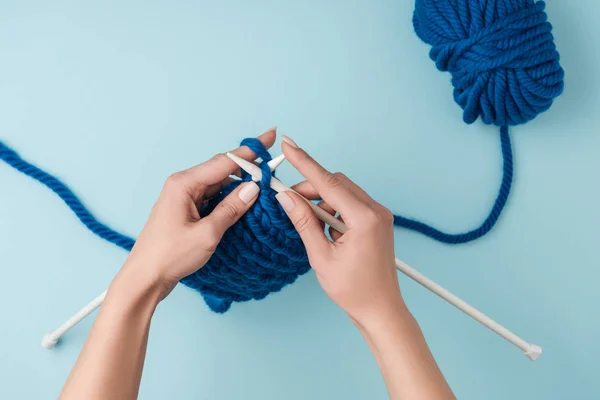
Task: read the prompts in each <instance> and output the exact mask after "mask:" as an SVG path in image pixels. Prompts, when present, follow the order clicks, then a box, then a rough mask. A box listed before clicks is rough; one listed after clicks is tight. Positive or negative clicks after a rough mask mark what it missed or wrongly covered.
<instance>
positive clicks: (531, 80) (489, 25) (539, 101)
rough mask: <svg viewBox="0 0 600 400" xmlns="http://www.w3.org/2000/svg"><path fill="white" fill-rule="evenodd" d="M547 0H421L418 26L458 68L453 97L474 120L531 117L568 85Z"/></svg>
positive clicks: (434, 51)
mask: <svg viewBox="0 0 600 400" xmlns="http://www.w3.org/2000/svg"><path fill="white" fill-rule="evenodd" d="M545 6H546V5H545V3H544V2H543V1H537V2H536V1H534V0H417V1H416V3H415V11H414V15H413V25H414V28H415V31H416V33H417V35H418V36H419V38H421V40H423V41H424V42H426V43H428V44H430V45H431V46H432V48H431V51H430V53H429V55H430V57H431V59H432V60H433V61H435V64H436V66H437V68H438V69H439V70H441V71H448V72H450V74H451V75H452V85H453V86H454V99H455V101H456V102H457V103H458V104H459V105H460V106H461V107H462V109H463V110H464V113H463V119H464V121H465V122H466V123H472V122H474V121H475V120H477V118H478V117H481V119H482V120H483V122H485V123H486V124H495V125H498V126H505V125H517V124H522V123H525V122H527V121H529V120H531V119H533V118H535V116H537V115H538V114H540V113H541V112H543V111H546V110H547V109H548V108H550V106H551V105H552V101H553V99H554V98H555V97H556V96H558V95H559V94H560V93H561V92H562V90H563V78H564V71H563V69H562V68H561V66H560V64H559V54H558V52H557V51H556V45H555V44H554V38H553V36H552V33H551V31H552V25H551V24H550V23H549V22H548V17H547V15H546V13H545V12H544V9H545Z"/></svg>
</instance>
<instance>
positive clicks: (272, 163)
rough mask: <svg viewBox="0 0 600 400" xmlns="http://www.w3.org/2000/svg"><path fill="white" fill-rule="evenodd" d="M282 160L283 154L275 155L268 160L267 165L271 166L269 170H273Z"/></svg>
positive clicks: (283, 159) (283, 158)
mask: <svg viewBox="0 0 600 400" xmlns="http://www.w3.org/2000/svg"><path fill="white" fill-rule="evenodd" d="M284 161H285V154H280V155H279V156H277V157H275V158H274V159H272V160H271V161H269V162H268V163H267V165H268V166H269V168H271V172H273V171H275V168H277V167H279V166H280V165H281V163H282V162H284Z"/></svg>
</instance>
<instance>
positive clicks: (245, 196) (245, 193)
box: [238, 181, 260, 204]
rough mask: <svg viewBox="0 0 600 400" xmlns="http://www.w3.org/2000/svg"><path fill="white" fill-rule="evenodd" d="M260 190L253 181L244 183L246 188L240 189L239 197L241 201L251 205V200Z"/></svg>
mask: <svg viewBox="0 0 600 400" xmlns="http://www.w3.org/2000/svg"><path fill="white" fill-rule="evenodd" d="M259 191H260V188H259V187H258V185H257V184H256V183H254V182H252V181H250V182H246V183H244V187H243V188H242V189H240V192H239V194H238V196H240V200H242V201H243V202H244V203H246V204H248V203H250V200H252V199H253V198H255V197H256V195H257V194H258V192H259Z"/></svg>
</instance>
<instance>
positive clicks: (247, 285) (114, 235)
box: [0, 138, 310, 313]
mask: <svg viewBox="0 0 600 400" xmlns="http://www.w3.org/2000/svg"><path fill="white" fill-rule="evenodd" d="M241 145H242V146H244V145H245V146H248V147H249V148H250V149H252V150H253V151H254V152H255V153H256V154H257V155H258V156H259V157H260V158H261V160H262V162H261V163H260V168H261V170H262V172H263V178H262V180H261V182H259V186H260V187H261V191H260V193H259V196H258V199H257V200H256V202H255V203H254V205H253V206H252V207H251V208H250V210H249V211H248V212H246V214H244V216H242V218H241V219H240V220H239V221H238V222H237V223H236V224H235V225H234V226H233V227H231V228H230V229H228V230H227V232H226V233H225V235H224V236H223V239H222V240H221V242H220V243H219V245H218V246H217V249H216V251H215V253H214V254H213V256H212V257H211V258H210V259H209V260H208V262H207V263H206V265H205V266H204V267H202V268H201V269H200V270H199V271H197V272H196V273H194V274H192V275H189V276H187V277H185V278H184V279H182V280H181V282H182V283H183V284H184V285H186V286H189V287H191V288H193V289H195V290H197V291H199V292H200V293H201V294H202V296H203V297H204V300H205V302H206V304H207V305H208V307H209V308H210V309H211V310H213V311H215V312H217V313H223V312H225V311H227V310H228V309H229V307H230V306H231V303H232V302H234V301H236V302H241V301H248V300H252V299H255V300H260V299H263V298H265V297H266V296H267V295H268V294H269V293H272V292H277V291H279V290H281V289H282V288H283V287H284V286H286V285H288V284H290V283H293V282H294V281H295V280H296V279H297V278H298V276H300V275H302V274H305V273H306V272H308V271H309V270H310V265H309V263H308V256H307V255H306V250H305V248H304V244H303V243H302V240H301V239H300V236H299V235H298V232H296V229H295V228H294V226H293V225H292V223H291V221H290V220H289V218H288V217H287V215H286V214H285V212H284V211H283V209H282V208H281V206H280V205H279V203H278V202H277V200H276V199H275V194H276V193H275V191H273V189H271V188H270V186H269V183H270V181H271V170H270V168H269V166H268V165H267V162H268V161H270V160H271V155H270V154H269V152H268V151H267V150H266V149H265V147H264V146H263V145H262V143H261V142H260V141H259V140H258V139H253V138H252V139H245V140H243V141H242V143H241ZM0 159H1V160H3V161H5V162H6V163H7V164H9V165H10V166H12V167H13V168H15V169H17V170H18V171H20V172H22V173H24V174H25V175H28V176H30V177H31V178H33V179H35V180H37V181H39V182H40V183H42V184H44V185H45V186H47V187H48V188H49V189H51V190H52V191H53V192H55V193H56V194H57V195H58V196H59V197H60V198H61V199H62V200H63V201H64V202H65V203H66V204H67V206H68V207H69V208H70V209H71V210H72V211H73V212H74V213H75V215H76V216H77V217H78V218H79V220H80V221H81V222H82V223H83V224H84V225H85V226H86V227H87V228H88V229H89V230H90V231H91V232H93V233H94V234H95V235H97V236H99V237H101V238H102V239H104V240H107V241H108V242H110V243H114V244H115V245H117V246H119V247H121V248H123V249H125V250H127V251H130V250H131V249H132V248H133V245H134V243H135V240H134V239H132V238H130V237H127V236H125V235H123V234H121V233H119V232H117V231H115V230H113V229H110V228H108V227H107V226H106V225H104V224H103V223H101V222H100V221H98V220H97V219H96V218H95V217H94V216H93V215H92V214H91V213H90V212H89V211H88V210H87V209H86V208H85V206H84V205H83V204H82V202H81V201H80V200H79V199H78V198H77V196H76V195H75V194H74V193H73V192H72V191H71V190H70V189H69V188H68V187H67V186H66V185H65V184H64V183H63V182H61V181H60V180H59V179H58V178H56V177H54V176H52V175H50V174H49V173H47V172H45V171H42V170H41V169H40V168H38V167H36V166H34V165H33V164H31V163H29V162H27V161H25V160H23V159H22V158H21V156H19V155H18V154H17V153H16V152H15V151H14V150H12V149H11V148H10V147H8V146H7V145H5V144H4V143H2V142H0ZM249 180H251V176H249V175H248V174H247V173H245V172H243V173H242V181H249ZM240 184H241V181H234V182H232V183H231V184H229V185H227V186H226V187H225V188H223V190H222V191H221V193H219V194H218V195H217V196H215V197H214V198H212V199H210V201H209V202H208V203H207V204H206V205H205V206H204V207H203V208H202V209H201V210H200V214H201V215H202V216H206V215H208V214H210V212H211V211H212V210H214V208H215V207H216V206H217V204H219V202H221V201H222V200H223V199H224V198H225V196H227V195H228V194H229V193H230V192H231V191H233V190H234V189H235V188H236V187H237V186H238V185H240Z"/></svg>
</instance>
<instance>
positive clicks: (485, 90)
mask: <svg viewBox="0 0 600 400" xmlns="http://www.w3.org/2000/svg"><path fill="white" fill-rule="evenodd" d="M545 6H546V5H545V3H544V2H543V1H537V2H535V1H534V0H416V2H415V12H414V14H413V26H414V28H415V32H416V33H417V35H418V36H419V38H420V39H421V40H423V41H424V42H425V43H427V44H430V45H431V46H432V48H431V51H430V52H429V56H430V58H431V59H432V60H433V61H435V64H436V66H437V68H438V69H439V70H440V71H447V72H450V74H451V76H452V81H451V82H452V85H453V86H454V100H455V101H456V103H458V105H460V107H461V108H462V109H463V120H464V121H465V122H466V123H468V124H471V123H473V122H475V121H476V120H477V119H478V118H479V117H481V120H482V121H483V122H484V123H486V124H494V125H497V126H500V127H501V129H500V141H501V147H502V156H503V164H504V165H503V177H502V183H501V185H500V189H499V191H498V196H497V198H496V200H495V202H494V206H493V208H492V210H491V211H490V213H489V215H488V217H487V218H486V219H485V221H484V222H483V223H482V224H481V225H480V226H479V227H478V228H476V229H473V230H471V231H469V232H466V233H460V234H447V233H444V232H441V231H439V230H437V229H435V228H433V227H431V226H429V225H427V224H424V223H422V222H419V221H415V220H413V219H409V218H405V217H402V216H395V219H394V222H395V224H396V225H397V226H401V227H404V228H408V229H412V230H415V231H418V232H420V233H422V234H424V235H426V236H429V237H431V238H433V239H435V240H438V241H440V242H444V243H451V244H458V243H466V242H469V241H472V240H475V239H477V238H479V237H481V236H483V235H485V234H486V233H488V232H489V231H490V230H491V229H492V227H493V226H494V224H495V223H496V221H497V220H498V218H499V217H500V214H501V213H502V210H503V209H504V206H505V205H506V201H507V199H508V195H509V193H510V188H511V185H512V177H513V157H512V149H511V144H510V137H509V132H508V126H509V125H518V124H523V123H525V122H527V121H530V120H531V119H533V118H535V117H536V116H537V115H538V114H540V113H542V112H544V111H546V110H548V109H549V108H550V106H551V105H552V102H553V100H554V98H555V97H557V96H559V95H560V94H561V93H562V91H563V87H564V82H563V79H564V71H563V69H562V67H561V66H560V64H559V54H558V52H557V51H556V45H555V44H554V37H553V36H552V33H551V31H552V25H551V24H550V23H549V22H548V17H547V15H546V13H545V12H544V9H545Z"/></svg>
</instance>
